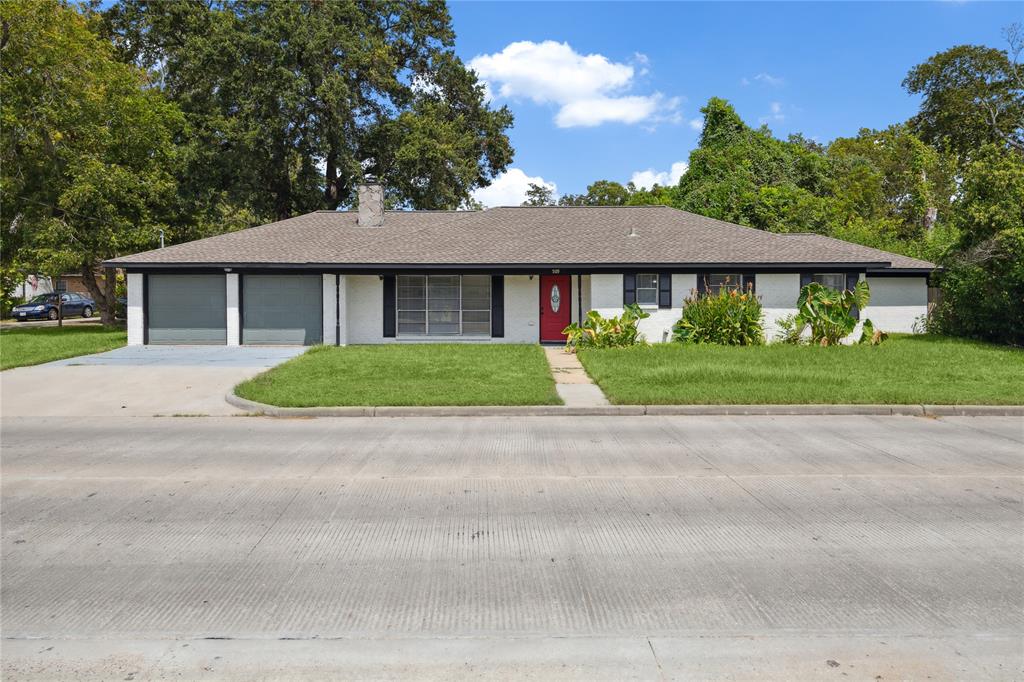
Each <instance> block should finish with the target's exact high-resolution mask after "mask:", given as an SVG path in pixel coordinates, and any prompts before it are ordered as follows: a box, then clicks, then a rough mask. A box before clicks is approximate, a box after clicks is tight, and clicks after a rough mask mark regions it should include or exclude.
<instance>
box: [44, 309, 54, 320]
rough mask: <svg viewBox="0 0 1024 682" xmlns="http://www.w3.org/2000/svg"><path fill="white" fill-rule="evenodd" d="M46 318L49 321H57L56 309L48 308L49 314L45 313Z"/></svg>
mask: <svg viewBox="0 0 1024 682" xmlns="http://www.w3.org/2000/svg"><path fill="white" fill-rule="evenodd" d="M46 316H47V317H48V318H50V319H51V320H56V319H57V309H56V308H50V312H49V313H47V314H46Z"/></svg>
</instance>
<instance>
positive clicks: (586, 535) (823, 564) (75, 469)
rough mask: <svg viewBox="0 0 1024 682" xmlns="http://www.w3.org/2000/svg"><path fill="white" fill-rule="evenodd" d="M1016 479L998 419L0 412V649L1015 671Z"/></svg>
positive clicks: (35, 674) (273, 673) (53, 674)
mask: <svg viewBox="0 0 1024 682" xmlns="http://www.w3.org/2000/svg"><path fill="white" fill-rule="evenodd" d="M6 378H7V373H5V375H4V379H5V381H6ZM6 409H7V406H6V405H5V406H4V410H5V415H6ZM1022 500H1024V421H1022V420H1021V419H1019V418H1004V417H973V418H970V417H968V418H942V419H926V418H917V417H863V416H861V417H855V416H850V417H643V418H628V417H627V418H614V417H575V418H573V417H564V418H563V417H540V418H475V419H464V418H447V419H445V418H434V419H428V418H393V419H386V418H373V419H363V418H348V419H315V420H314V419H269V418H252V417H208V418H129V417H124V418H101V417H97V418H70V417H68V418H50V419H46V418H7V417H5V418H4V419H3V421H2V510H0V511H2V516H3V526H2V592H0V607H2V635H3V638H4V639H3V641H2V651H0V655H2V659H3V663H2V672H3V677H4V679H5V680H7V679H10V680H16V679H54V678H64V679H68V678H74V679H134V680H140V679H152V678H172V677H173V678H175V679H204V678H205V679H258V678H261V677H264V678H266V677H281V676H285V677H288V678H290V679H324V678H328V677H332V676H333V677H343V678H403V677H405V678H436V679H453V678H455V679H458V678H494V679H501V678H504V679H507V678H509V677H527V676H532V677H534V678H541V679H550V678H557V679H628V678H635V679H822V680H832V679H834V680H861V679H863V680H896V679H929V678H930V679H933V680H941V679H965V680H967V679H969V680H984V679H996V680H1012V679H1020V678H1021V677H1022V676H1024V667H1022V661H1024V504H1022Z"/></svg>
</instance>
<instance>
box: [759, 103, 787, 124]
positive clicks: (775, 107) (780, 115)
mask: <svg viewBox="0 0 1024 682" xmlns="http://www.w3.org/2000/svg"><path fill="white" fill-rule="evenodd" d="M768 109H769V111H770V113H769V114H768V115H767V116H762V117H761V118H760V119H758V120H759V121H760V122H761V123H771V122H772V121H775V122H776V123H781V122H782V121H785V120H786V114H785V113H784V112H783V111H782V103H781V102H772V103H771V104H769V105H768Z"/></svg>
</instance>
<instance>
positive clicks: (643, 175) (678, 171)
mask: <svg viewBox="0 0 1024 682" xmlns="http://www.w3.org/2000/svg"><path fill="white" fill-rule="evenodd" d="M689 167H690V166H689V164H687V163H686V162H685V161H676V162H675V163H673V164H672V167H671V168H670V169H669V170H667V171H656V170H654V169H653V168H648V169H647V170H642V171H636V172H635V173H633V175H632V176H631V177H630V178H629V181H630V182H632V183H633V184H634V185H636V186H637V187H638V188H646V189H650V188H651V187H654V185H661V186H663V187H664V186H675V185H677V184H679V178H681V177H683V173H685V172H686V170H687V169H688V168H689Z"/></svg>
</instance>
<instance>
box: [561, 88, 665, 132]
mask: <svg viewBox="0 0 1024 682" xmlns="http://www.w3.org/2000/svg"><path fill="white" fill-rule="evenodd" d="M673 104H674V105H678V102H675V103H673V102H668V103H666V102H665V101H664V97H663V96H662V95H661V94H660V93H655V94H653V95H651V96H649V97H640V96H636V95H631V96H628V97H594V98H592V99H580V100H576V101H574V102H567V103H566V104H564V105H562V108H561V109H559V110H558V113H557V114H556V115H555V123H556V124H557V125H558V127H559V128H573V127H575V126H585V127H592V126H597V125H601V124H602V123H609V122H614V121H617V122H619V123H639V122H641V121H646V120H649V119H651V118H655V117H656V115H657V117H659V118H660V117H661V114H660V113H659V111H661V110H663V109H665V110H667V109H669V108H672V107H673Z"/></svg>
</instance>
